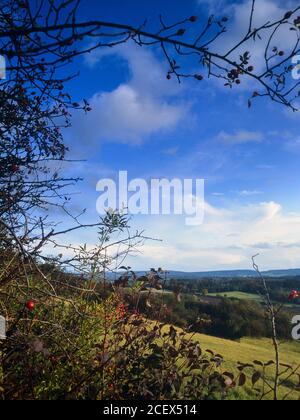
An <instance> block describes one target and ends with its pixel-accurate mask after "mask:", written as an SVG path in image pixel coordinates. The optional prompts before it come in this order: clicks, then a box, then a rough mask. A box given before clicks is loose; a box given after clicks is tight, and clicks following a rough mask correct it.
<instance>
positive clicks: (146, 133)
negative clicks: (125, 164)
mask: <svg viewBox="0 0 300 420" xmlns="http://www.w3.org/2000/svg"><path fill="white" fill-rule="evenodd" d="M112 54H113V55H118V56H120V57H121V58H122V59H125V60H126V61H127V62H128V66H129V70H130V75H131V78H130V81H129V82H128V83H126V84H121V85H120V86H118V87H117V88H116V89H115V90H113V91H111V92H98V93H95V94H94V95H93V97H91V98H90V99H89V103H90V105H91V108H92V111H91V112H89V113H88V114H87V115H82V114H78V115H76V116H74V118H73V129H72V130H71V133H72V137H73V140H74V138H75V139H77V140H80V141H81V142H85V144H93V145H95V144H96V143H97V142H100V141H116V142H122V143H129V144H130V143H131V144H138V143H142V142H143V141H145V140H147V139H148V138H149V137H150V136H151V135H153V134H156V133H158V132H165V131H168V130H172V129H174V128H175V127H176V126H177V124H178V123H179V121H180V120H181V119H182V118H184V117H185V116H186V113H187V110H188V108H189V105H188V104H187V103H186V102H183V101H181V102H179V101H178V97H180V93H179V92H181V91H179V90H180V87H179V86H178V84H177V85H176V82H175V81H167V80H166V77H165V76H166V70H165V69H164V67H163V65H162V64H161V63H160V62H159V61H158V60H157V59H156V58H155V57H154V55H153V54H152V53H151V52H150V51H149V50H143V49H142V48H139V47H136V46H135V47H133V46H130V45H126V46H124V47H123V48H122V49H121V48H116V49H112V50H111V49H109V50H105V52H103V51H102V50H99V52H95V53H94V54H91V55H90V56H88V58H87V61H86V63H87V64H88V65H89V66H92V67H95V66H96V65H97V63H99V62H100V61H101V60H102V59H103V57H104V56H107V55H112ZM182 91H183V90H182ZM175 95H176V98H175Z"/></svg>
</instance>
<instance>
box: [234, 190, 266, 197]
mask: <svg viewBox="0 0 300 420" xmlns="http://www.w3.org/2000/svg"><path fill="white" fill-rule="evenodd" d="M235 192H236V194H238V195H240V196H241V197H250V196H253V195H261V194H263V191H259V190H242V191H235Z"/></svg>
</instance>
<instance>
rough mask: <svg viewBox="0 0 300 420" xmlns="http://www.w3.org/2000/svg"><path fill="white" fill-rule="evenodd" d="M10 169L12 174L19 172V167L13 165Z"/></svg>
mask: <svg viewBox="0 0 300 420" xmlns="http://www.w3.org/2000/svg"><path fill="white" fill-rule="evenodd" d="M11 169H12V171H13V172H14V173H17V172H19V170H20V167H19V166H18V165H13V166H12V167H11Z"/></svg>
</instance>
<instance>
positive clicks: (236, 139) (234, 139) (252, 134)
mask: <svg viewBox="0 0 300 420" xmlns="http://www.w3.org/2000/svg"><path fill="white" fill-rule="evenodd" d="M217 138H218V140H220V141H222V142H224V143H227V144H242V143H253V142H254V143H255V142H261V141H262V140H263V139H264V136H263V134H262V133H260V132H258V131H247V130H239V131H235V132H234V133H227V132H225V131H221V132H220V133H219V134H218V137H217Z"/></svg>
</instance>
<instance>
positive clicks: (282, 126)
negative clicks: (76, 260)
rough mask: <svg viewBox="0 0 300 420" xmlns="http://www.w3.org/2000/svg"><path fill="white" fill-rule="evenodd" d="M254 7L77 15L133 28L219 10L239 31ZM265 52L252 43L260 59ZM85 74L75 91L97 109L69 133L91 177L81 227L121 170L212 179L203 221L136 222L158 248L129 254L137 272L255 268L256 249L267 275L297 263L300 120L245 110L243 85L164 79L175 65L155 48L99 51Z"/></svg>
mask: <svg viewBox="0 0 300 420" xmlns="http://www.w3.org/2000/svg"><path fill="white" fill-rule="evenodd" d="M285 3H286V2H285ZM291 4H294V2H291ZM249 5H250V2H249V1H248V0H246V1H240V2H237V1H236V2H226V1H212V0H210V1H206V2H205V1H197V0H188V1H185V2H183V1H179V0H175V1H174V0H172V1H171V0H164V1H163V2H162V1H159V0H152V1H151V2H150V1H148V2H146V1H135V0H130V1H129V0H127V1H124V0H111V1H110V2H99V1H96V0H83V6H82V9H81V16H82V19H90V18H97V19H103V20H104V19H105V20H110V21H120V22H125V23H129V24H132V25H139V24H141V23H142V22H143V21H144V19H145V18H146V17H147V18H148V21H149V28H152V27H153V25H155V24H156V22H157V16H158V15H159V14H160V13H161V14H163V15H164V16H166V18H167V19H168V20H169V21H171V22H173V21H175V20H177V19H181V18H182V17H186V16H190V15H200V16H206V15H207V14H208V13H209V11H213V12H215V13H217V14H220V13H221V15H223V14H225V13H226V15H229V16H230V17H231V18H232V19H231V22H230V24H229V31H230V30H231V33H232V34H233V35H232V36H235V34H236V33H238V32H239V31H240V30H241V28H243V19H245V16H247V12H248V10H249ZM288 6H289V4H287V3H286V5H285V7H284V8H283V6H282V1H276V0H258V1H257V15H256V19H257V20H258V21H260V20H265V21H266V20H269V19H270V18H272V17H275V18H276V17H278V16H282V15H283V14H284V13H285V12H286V11H287V10H288ZM199 24H201V20H200V23H199ZM230 36H231V35H228V37H227V38H225V40H224V44H223V45H227V44H226V43H230V42H231V41H232V38H230ZM283 42H284V40H283ZM218 48H222V44H220V45H219V46H218ZM259 53H260V49H259V46H255V47H254V58H255V59H256V61H259ZM187 65H189V63H187ZM259 65H260V64H259V62H258V63H257V66H259ZM191 66H194V64H191ZM78 68H79V70H80V76H79V78H77V79H76V80H74V81H72V82H71V83H70V84H69V90H70V91H71V93H72V94H73V97H74V99H76V100H80V99H82V98H83V97H84V98H86V99H88V100H89V101H90V103H91V105H92V108H93V111H92V112H91V113H90V114H89V115H88V116H84V115H81V114H80V113H76V114H74V115H73V127H72V128H71V129H69V130H68V131H67V132H66V133H65V137H66V141H67V142H68V144H69V146H70V149H71V152H70V153H71V156H72V157H75V158H80V159H81V158H84V159H86V162H82V163H76V164H74V165H72V166H71V167H68V168H65V170H66V171H68V172H70V173H71V174H72V175H78V176H84V178H85V179H84V181H83V182H82V183H81V184H80V185H77V187H76V192H78V194H76V195H75V196H74V199H73V204H72V206H73V210H78V211H79V209H80V207H82V206H84V207H86V208H87V213H86V215H85V220H86V221H89V222H91V221H94V220H96V217H97V214H96V210H95V205H96V200H97V197H98V193H97V192H96V183H97V181H98V180H99V179H100V178H107V177H111V178H116V176H117V173H118V171H120V170H127V171H128V173H129V177H130V178H136V177H139V178H144V179H146V180H149V179H151V178H162V177H166V178H169V179H171V178H174V177H177V178H178V177H179V178H193V179H196V178H204V179H205V188H206V189H205V200H206V213H205V220H204V224H203V225H201V226H198V227H187V226H186V225H185V224H184V220H183V217H180V216H135V217H134V219H133V221H132V227H133V229H145V231H146V234H147V235H149V236H152V237H156V238H160V239H162V241H163V242H148V243H146V244H145V245H144V247H143V248H142V249H141V250H140V251H141V254H138V255H135V256H134V257H130V258H129V261H128V263H129V264H130V265H131V266H132V267H134V268H135V269H137V270H138V269H147V268H149V267H153V266H157V267H159V266H162V267H164V268H166V269H176V270H186V271H200V270H214V269H215V270H218V269H235V268H236V269H238V268H249V267H250V265H251V256H252V255H253V254H256V253H257V252H260V253H261V256H260V259H259V261H260V264H261V267H262V268H265V269H269V268H295V267H299V266H300V257H299V251H300V194H299V193H300V191H299V175H300V170H299V157H300V135H299V122H300V114H292V113H291V112H290V111H288V110H287V109H285V108H284V107H282V106H280V105H275V104H273V103H271V102H270V101H268V100H267V99H261V100H258V101H256V102H255V104H254V106H253V107H252V108H251V109H250V110H249V109H248V107H247V99H248V97H249V92H252V91H253V86H249V85H247V84H246V85H245V86H242V87H240V88H236V89H234V90H233V91H229V90H227V89H225V88H224V87H222V86H221V85H220V84H219V83H217V82H216V81H213V80H211V81H207V80H205V81H203V82H201V83H199V82H198V83H197V82H195V81H194V80H190V81H184V83H182V84H181V85H178V83H177V82H176V81H175V80H171V81H168V80H166V74H167V71H168V65H167V63H166V61H165V60H164V58H163V57H162V55H161V53H160V51H159V50H157V49H156V48H154V49H150V48H149V49H146V48H139V47H137V46H136V45H133V44H127V45H126V46H123V47H117V48H116V49H109V50H108V51H107V50H99V51H98V52H96V53H94V54H92V55H89V56H88V57H86V58H84V59H80V60H79V61H77V62H76V65H75V64H74V70H75V69H78ZM192 68H193V69H194V67H192ZM69 239H70V241H73V242H76V243H78V244H79V243H83V242H86V243H87V244H89V245H91V244H93V243H94V241H95V235H94V233H93V232H83V233H80V234H78V233H77V234H76V235H74V236H73V237H70V238H69Z"/></svg>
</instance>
